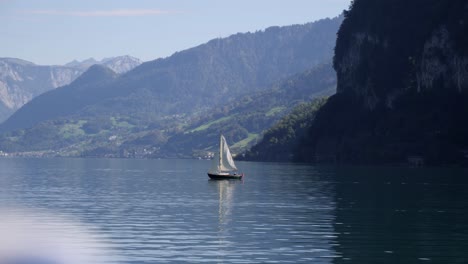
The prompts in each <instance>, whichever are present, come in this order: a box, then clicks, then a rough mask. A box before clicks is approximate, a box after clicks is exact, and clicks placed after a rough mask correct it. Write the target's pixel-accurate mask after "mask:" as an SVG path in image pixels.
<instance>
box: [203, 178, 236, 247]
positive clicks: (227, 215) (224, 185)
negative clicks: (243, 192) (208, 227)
mask: <svg viewBox="0 0 468 264" xmlns="http://www.w3.org/2000/svg"><path fill="white" fill-rule="evenodd" d="M209 183H210V184H211V185H213V186H215V187H216V189H217V192H218V203H219V204H218V230H217V234H218V249H219V250H223V249H224V248H225V249H226V250H228V249H229V247H230V246H231V245H232V244H233V241H230V237H231V234H230V231H231V228H230V226H231V222H232V210H233V206H234V201H233V200H234V192H235V189H236V187H237V185H239V184H242V181H239V180H209Z"/></svg>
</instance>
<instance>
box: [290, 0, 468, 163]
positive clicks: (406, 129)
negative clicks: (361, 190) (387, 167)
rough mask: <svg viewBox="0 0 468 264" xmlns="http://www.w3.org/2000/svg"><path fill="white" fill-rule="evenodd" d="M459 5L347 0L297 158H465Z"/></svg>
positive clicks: (466, 89) (467, 79) (458, 0)
mask: <svg viewBox="0 0 468 264" xmlns="http://www.w3.org/2000/svg"><path fill="white" fill-rule="evenodd" d="M467 11H468V3H467V1H465V0H453V1H442V0H413V1H409V2H408V1H404V0H381V1H374V0H355V1H353V3H352V6H351V9H350V10H349V12H346V13H345V17H346V18H345V20H344V22H343V24H342V25H341V27H340V30H339V33H338V39H337V44H336V48H335V57H334V68H335V70H336V71H337V77H338V86H337V94H336V95H334V96H332V97H331V98H330V99H329V100H328V102H327V103H326V104H325V105H324V106H323V107H322V108H321V109H320V110H319V112H318V113H317V116H316V118H315V120H314V122H313V124H312V127H311V129H310V130H309V131H308V133H307V135H306V136H305V137H304V139H303V140H302V141H301V142H300V146H301V148H300V149H299V150H298V152H297V153H296V154H297V157H299V160H300V161H320V160H337V161H339V162H352V163H389V162H390V163H400V162H406V161H407V160H411V159H414V158H416V159H419V160H422V161H424V162H425V163H427V164H454V163H455V164H460V163H466V156H467V154H468V137H466V135H467V134H468V123H467V122H466V117H467V116H468V48H467V47H468V35H467V34H466V32H468V17H467V15H466V14H467Z"/></svg>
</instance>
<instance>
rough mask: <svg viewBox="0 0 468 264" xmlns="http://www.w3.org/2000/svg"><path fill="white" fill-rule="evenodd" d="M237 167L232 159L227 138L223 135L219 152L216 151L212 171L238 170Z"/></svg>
mask: <svg viewBox="0 0 468 264" xmlns="http://www.w3.org/2000/svg"><path fill="white" fill-rule="evenodd" d="M236 170H237V167H236V165H235V164H234V160H233V159H232V155H231V151H229V146H228V144H227V143H226V139H225V138H224V136H223V135H221V138H220V141H219V152H216V153H215V155H214V158H213V162H212V165H211V169H210V171H211V172H230V171H236Z"/></svg>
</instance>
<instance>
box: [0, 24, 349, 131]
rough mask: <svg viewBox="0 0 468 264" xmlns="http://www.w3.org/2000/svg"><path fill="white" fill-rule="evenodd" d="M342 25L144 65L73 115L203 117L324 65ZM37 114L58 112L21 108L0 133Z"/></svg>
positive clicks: (274, 32)
mask: <svg viewBox="0 0 468 264" xmlns="http://www.w3.org/2000/svg"><path fill="white" fill-rule="evenodd" d="M341 21H342V18H341V17H337V18H334V19H324V20H320V21H317V22H315V23H308V24H304V25H294V26H287V27H272V28H268V29H266V30H265V31H258V32H256V33H245V34H236V35H233V36H230V37H228V38H225V39H215V40H212V41H209V42H208V43H206V44H203V45H200V46H198V47H195V48H192V49H189V50H185V51H182V52H177V53H175V54H174V55H172V56H171V57H168V58H165V59H158V60H155V61H151V62H146V63H143V64H142V65H140V66H138V67H136V68H135V69H133V70H132V71H130V72H128V73H126V74H124V75H122V76H121V77H119V78H117V79H116V80H114V81H113V82H112V83H109V85H108V86H106V87H103V88H102V89H96V90H87V92H86V94H82V95H81V97H82V98H99V100H93V101H92V102H90V103H89V104H87V105H79V107H78V106H77V107H76V108H75V109H73V111H72V112H73V113H74V114H78V113H79V115H80V116H81V117H84V116H95V115H96V114H99V115H103V116H107V117H109V118H110V117H116V116H130V117H132V118H135V119H137V120H140V121H141V122H146V123H148V122H159V121H161V119H164V118H166V117H167V116H171V115H184V114H186V113H190V112H194V111H203V110H207V109H209V108H211V107H213V106H215V105H219V104H220V103H222V102H226V101H229V100H231V99H233V98H235V97H237V96H240V95H245V94H248V93H251V92H254V91H259V90H262V89H266V88H268V87H269V86H270V85H271V84H272V83H274V82H276V81H279V80H281V79H284V78H286V77H288V76H290V75H293V74H296V73H299V72H302V71H305V70H307V69H310V68H312V67H314V66H316V65H318V64H321V63H324V62H328V61H329V60H330V58H331V56H332V53H333V46H334V42H335V39H336V31H337V29H338V27H339V25H340V23H341ZM54 93H55V91H51V92H49V93H47V94H44V96H46V97H47V96H56V95H55V94H54ZM41 100H43V99H41ZM59 100H60V101H61V102H63V103H64V104H67V102H68V101H70V100H74V98H72V97H67V96H66V95H64V97H61V98H60V99H59ZM33 101H34V100H33ZM32 105H34V107H32ZM38 108H42V109H46V108H54V109H50V110H47V112H54V113H60V112H61V111H60V107H56V106H54V105H48V104H41V103H38V102H32V103H31V104H30V105H25V107H24V110H23V111H22V114H14V115H13V116H11V117H10V118H9V119H8V120H7V121H6V122H4V123H3V124H2V126H1V130H2V131H11V130H15V129H20V128H27V127H28V126H30V125H31V124H32V121H31V120H35V119H36V118H38V119H37V120H47V119H50V118H52V117H49V116H41V117H38V115H40V114H38V113H39V112H40V111H39V110H38ZM66 115H68V113H67V114H66ZM64 116H65V114H62V115H61V117H64ZM55 117H56V116H55V115H54V116H53V118H55Z"/></svg>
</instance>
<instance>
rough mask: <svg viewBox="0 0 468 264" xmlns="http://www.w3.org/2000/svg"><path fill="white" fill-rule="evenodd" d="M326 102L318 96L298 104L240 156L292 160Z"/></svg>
mask: <svg viewBox="0 0 468 264" xmlns="http://www.w3.org/2000/svg"><path fill="white" fill-rule="evenodd" d="M325 102H326V99H325V98H317V99H315V100H313V101H311V102H304V103H301V104H299V105H298V106H296V107H295V108H294V109H293V110H292V111H291V113H289V114H288V115H286V116H285V117H283V118H281V120H280V121H278V122H277V123H276V124H274V125H273V126H272V127H271V128H269V129H268V130H267V131H265V133H264V135H263V138H262V139H261V140H260V141H259V142H258V143H257V144H255V145H254V146H253V147H252V148H250V149H249V150H248V151H247V152H246V153H243V155H242V156H241V157H240V159H242V160H250V161H292V160H294V159H295V157H294V153H295V151H296V149H297V148H298V147H299V146H298V142H299V141H300V139H301V138H302V137H303V135H304V133H306V132H307V130H308V129H309V128H310V126H311V125H312V123H313V121H314V118H315V116H316V114H317V111H318V109H320V107H322V106H323V104H324V103H325Z"/></svg>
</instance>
